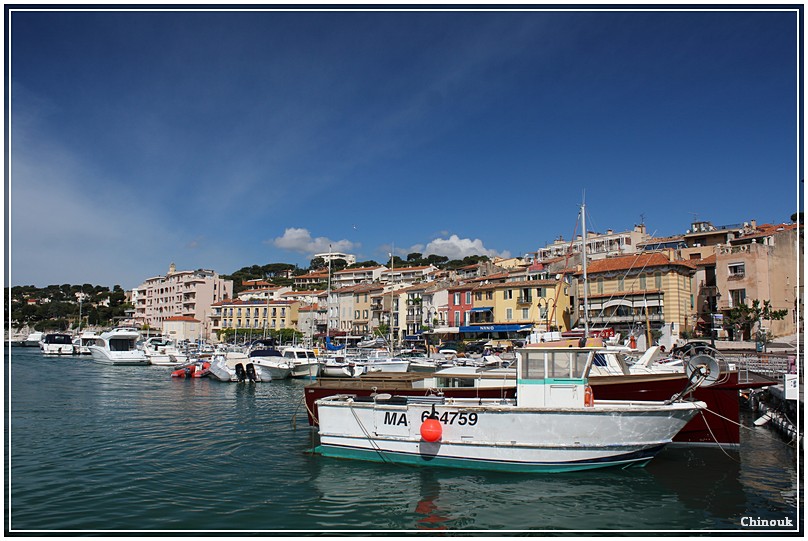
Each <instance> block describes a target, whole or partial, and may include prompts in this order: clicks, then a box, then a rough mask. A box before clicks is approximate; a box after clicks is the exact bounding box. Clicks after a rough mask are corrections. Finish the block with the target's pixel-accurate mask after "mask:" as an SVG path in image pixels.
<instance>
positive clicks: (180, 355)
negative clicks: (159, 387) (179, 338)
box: [143, 336, 189, 366]
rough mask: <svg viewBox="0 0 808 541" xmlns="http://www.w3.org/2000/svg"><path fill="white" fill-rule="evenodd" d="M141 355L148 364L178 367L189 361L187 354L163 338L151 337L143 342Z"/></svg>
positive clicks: (173, 342)
mask: <svg viewBox="0 0 808 541" xmlns="http://www.w3.org/2000/svg"><path fill="white" fill-rule="evenodd" d="M143 353H145V354H146V357H147V358H148V359H149V364H153V365H156V366H179V365H182V364H185V363H187V362H188V361H189V357H188V354H187V353H185V352H184V351H183V350H181V349H180V348H179V347H177V342H176V341H174V340H170V339H168V338H165V337H163V336H152V337H151V338H148V339H147V340H146V341H145V342H143Z"/></svg>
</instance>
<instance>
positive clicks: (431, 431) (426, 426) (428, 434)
mask: <svg viewBox="0 0 808 541" xmlns="http://www.w3.org/2000/svg"><path fill="white" fill-rule="evenodd" d="M441 436H443V427H442V426H441V424H440V421H439V420H438V414H437V412H436V411H435V404H432V413H430V414H429V417H427V418H426V419H424V422H423V423H421V437H422V438H423V439H424V441H428V442H430V443H433V442H436V441H438V440H440V438H441Z"/></svg>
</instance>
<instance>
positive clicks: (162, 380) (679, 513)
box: [5, 348, 802, 535]
mask: <svg viewBox="0 0 808 541" xmlns="http://www.w3.org/2000/svg"><path fill="white" fill-rule="evenodd" d="M5 361H6V374H5V375H6V403H5V407H6V416H5V435H6V454H5V457H6V461H5V468H6V469H5V473H6V494H5V496H6V506H5V511H6V516H5V520H6V532H7V533H22V532H46V533H57V532H81V533H92V532H99V533H100V532H124V531H145V532H155V533H156V532H167V533H179V532H181V531H196V532H223V533H236V532H277V533H289V534H294V533H301V534H307V533H311V534H314V533H320V532H337V533H343V532H344V533H358V534H364V535H368V534H371V533H388V532H389V533H393V532H430V531H441V530H463V531H465V532H484V533H489V534H497V533H507V532H561V531H575V532H584V531H586V532H590V531H598V532H600V531H607V532H617V531H623V532H639V531H646V530H657V531H660V530H661V531H677V532H695V531H702V532H703V531H731V532H737V533H741V532H758V533H763V532H773V531H780V532H786V531H794V530H795V529H796V527H797V524H796V523H794V526H793V527H792V528H788V527H785V528H781V527H763V528H760V527H749V526H747V525H745V522H746V523H748V522H749V521H748V519H747V520H746V521H745V519H744V517H753V518H755V519H765V520H779V521H785V520H786V519H790V520H791V521H792V522H794V521H795V520H796V517H797V515H798V514H800V515H801V514H802V513H801V505H802V503H801V494H800V493H799V492H798V490H799V489H798V479H799V480H801V479H802V475H801V472H798V471H797V461H796V459H795V450H794V449H793V447H789V446H788V445H786V444H785V443H784V442H782V441H781V440H780V438H778V437H777V436H776V435H775V434H774V433H773V432H772V431H771V430H769V429H768V428H759V429H755V430H743V431H742V432H743V434H742V437H743V439H742V443H741V449H740V452H730V453H729V454H725V453H724V452H722V451H721V450H719V449H704V448H701V449H666V450H664V451H663V452H662V453H661V454H660V455H659V456H657V457H656V458H655V459H654V460H652V461H651V463H650V464H649V465H648V466H647V467H645V468H642V469H630V470H619V469H615V470H609V469H605V470H593V471H589V472H577V473H569V474H544V475H541V474H532V475H527V474H511V473H489V472H476V471H475V472H469V471H461V470H450V469H419V468H416V467H405V466H396V465H391V464H376V463H365V462H358V461H348V460H339V459H332V458H325V457H322V456H318V455H313V454H311V453H310V452H309V451H310V450H311V449H312V447H313V446H314V445H315V444H316V434H315V433H314V432H313V431H312V430H311V429H310V428H309V426H308V424H307V421H306V415H305V405H304V404H303V386H304V385H305V382H304V381H301V380H286V381H276V382H269V383H258V384H237V383H221V382H218V381H213V380H208V379H197V380H180V379H172V378H171V377H170V369H168V368H163V367H154V366H145V367H125V366H121V367H115V366H106V365H101V364H96V363H94V362H93V361H92V360H91V359H90V358H89V357H71V358H55V359H53V358H44V357H42V356H41V355H40V354H39V351H38V350H36V349H34V348H11V349H8V348H7V349H6V350H5ZM750 415H751V414H749V413H747V414H744V415H742V418H743V421H744V423H745V424H746V425H750V426H751V425H752V421H753V418H751V417H750Z"/></svg>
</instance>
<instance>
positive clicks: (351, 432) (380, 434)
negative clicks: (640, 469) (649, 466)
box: [315, 348, 711, 472]
mask: <svg viewBox="0 0 808 541" xmlns="http://www.w3.org/2000/svg"><path fill="white" fill-rule="evenodd" d="M594 354H595V351H594V350H593V349H586V348H565V349H558V348H530V349H523V350H521V355H519V356H518V357H517V375H518V378H517V393H516V397H517V398H516V399H482V398H472V399H465V398H447V397H444V396H435V397H414V396H401V397H399V396H390V395H389V394H387V395H384V394H382V395H376V396H371V397H358V396H355V395H336V396H331V397H327V398H323V399H320V400H318V401H317V408H318V412H319V436H320V445H319V446H317V448H316V449H315V451H316V452H318V453H320V454H322V455H324V456H330V457H341V458H353V459H362V460H370V461H377V462H393V463H402V464H410V465H420V466H445V467H457V468H471V469H485V470H501V471H515V472H563V471H574V470H586V469H593V468H602V467H606V466H622V467H627V466H632V465H637V466H642V465H644V464H646V463H647V462H648V461H650V460H651V459H652V458H653V457H654V456H655V455H656V454H657V453H658V452H659V451H660V450H662V448H664V447H665V445H667V444H668V443H670V442H671V440H672V439H673V437H674V436H675V435H676V433H677V432H679V430H681V429H682V428H683V427H684V426H685V424H686V423H687V422H688V421H689V420H690V419H691V418H692V417H694V416H695V415H696V414H697V413H698V412H699V411H700V410H701V409H704V408H705V407H706V406H705V404H704V403H703V402H686V401H680V402H671V401H668V402H651V401H619V400H608V401H607V400H597V401H595V400H594V399H593V398H592V392H591V388H590V387H589V385H588V382H587V377H588V375H589V371H590V368H591V366H592V360H593V357H594ZM710 370H711V368H710V367H706V366H705V367H699V372H698V373H697V374H695V375H694V378H693V379H694V380H697V381H698V380H700V379H702V380H703V379H706V378H707V377H709V371H710Z"/></svg>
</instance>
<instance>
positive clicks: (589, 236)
mask: <svg viewBox="0 0 808 541" xmlns="http://www.w3.org/2000/svg"><path fill="white" fill-rule="evenodd" d="M650 239H651V235H649V234H648V233H647V232H646V230H645V224H640V225H635V226H634V229H633V230H632V231H623V232H620V233H615V232H614V231H613V230H611V229H609V230H607V231H606V233H596V232H590V231H587V233H586V254H587V257H588V258H589V259H591V260H596V259H603V258H606V257H612V256H619V255H625V254H633V253H636V252H637V251H638V245H640V244H643V243H645V242H647V241H648V240H650ZM582 249H583V235H577V236H576V237H575V239H574V240H571V241H567V240H564V238H563V237H559V238H557V239H556V240H555V241H553V243H552V244H548V245H547V246H545V247H544V248H540V249H539V250H538V252H537V253H536V259H538V260H540V261H544V260H546V259H553V258H557V257H562V256H567V255H576V254H577V255H578V257H579V258H580V254H581V252H582Z"/></svg>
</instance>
